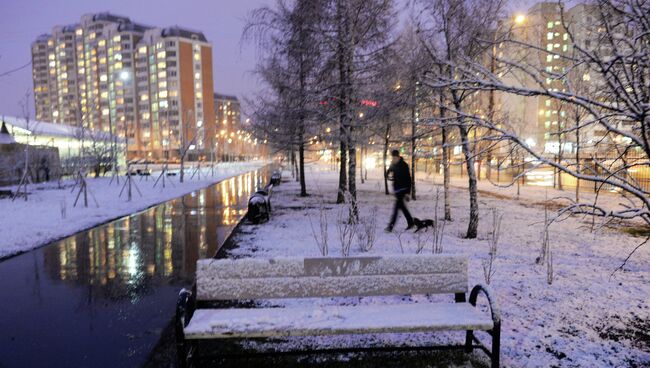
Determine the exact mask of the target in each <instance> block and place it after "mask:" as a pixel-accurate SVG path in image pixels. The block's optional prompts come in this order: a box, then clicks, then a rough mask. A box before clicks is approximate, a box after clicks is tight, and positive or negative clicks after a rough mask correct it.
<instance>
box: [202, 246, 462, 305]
mask: <svg viewBox="0 0 650 368" xmlns="http://www.w3.org/2000/svg"><path fill="white" fill-rule="evenodd" d="M467 281H468V280H467V257H463V256H450V255H409V256H384V257H346V258H274V259H256V258H245V259H234V260H233V259H219V260H217V259H204V260H199V261H198V262H197V271H196V288H197V299H198V300H204V301H205V300H249V299H274V298H309V297H335V296H377V295H407V294H454V293H466V292H467Z"/></svg>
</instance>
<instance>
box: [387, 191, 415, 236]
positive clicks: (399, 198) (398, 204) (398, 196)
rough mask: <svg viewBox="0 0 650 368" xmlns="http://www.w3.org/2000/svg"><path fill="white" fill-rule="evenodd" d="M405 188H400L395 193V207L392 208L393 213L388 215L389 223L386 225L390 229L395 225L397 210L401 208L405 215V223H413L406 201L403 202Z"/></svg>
mask: <svg viewBox="0 0 650 368" xmlns="http://www.w3.org/2000/svg"><path fill="white" fill-rule="evenodd" d="M406 194H407V190H402V191H399V192H396V193H395V208H393V215H392V216H391V217H390V223H389V224H388V226H389V227H390V228H391V229H392V228H393V226H395V221H397V211H399V210H401V211H402V213H403V214H404V217H406V223H407V224H408V226H411V225H413V217H411V213H410V212H409V210H408V208H406V203H404V197H406Z"/></svg>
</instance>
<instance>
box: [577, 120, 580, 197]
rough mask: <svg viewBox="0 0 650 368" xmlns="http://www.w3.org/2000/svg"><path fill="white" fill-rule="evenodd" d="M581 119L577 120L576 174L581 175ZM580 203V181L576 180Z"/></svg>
mask: <svg viewBox="0 0 650 368" xmlns="http://www.w3.org/2000/svg"><path fill="white" fill-rule="evenodd" d="M579 120H580V119H579V118H578V119H576V173H578V174H580V129H578V128H577V126H579V125H580V123H579ZM579 201H580V179H578V178H576V202H579Z"/></svg>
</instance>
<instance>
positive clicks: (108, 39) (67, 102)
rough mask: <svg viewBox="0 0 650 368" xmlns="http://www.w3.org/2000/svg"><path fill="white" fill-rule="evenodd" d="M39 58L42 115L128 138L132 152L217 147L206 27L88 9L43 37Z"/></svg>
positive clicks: (149, 155)
mask: <svg viewBox="0 0 650 368" xmlns="http://www.w3.org/2000/svg"><path fill="white" fill-rule="evenodd" d="M32 60H33V80H34V98H35V106H36V118H37V120H42V121H49V122H53V123H60V124H67V125H82V126H83V127H85V128H88V129H92V130H99V131H104V132H106V133H111V134H115V135H117V136H119V137H125V138H126V139H127V141H128V158H129V159H154V160H162V159H172V160H174V159H178V157H179V155H180V152H184V151H185V150H187V151H188V155H189V156H190V157H194V158H200V157H201V156H204V155H205V152H207V151H209V149H210V147H209V146H208V144H209V141H210V139H209V137H214V135H215V132H216V131H215V126H216V122H215V117H214V106H213V100H212V98H209V97H208V98H204V96H212V94H213V93H214V87H213V78H212V46H211V44H210V43H209V42H208V41H207V39H206V38H205V36H204V35H203V33H201V32H198V31H193V30H188V29H184V28H180V27H169V28H158V27H150V26H146V25H142V24H138V23H135V22H132V21H131V20H130V19H129V18H126V17H122V16H117V15H113V14H110V13H97V14H87V15H84V16H82V17H81V20H80V22H79V23H78V24H73V25H67V26H56V27H54V28H53V30H52V34H50V35H41V36H39V37H38V38H37V39H36V41H34V43H33V44H32Z"/></svg>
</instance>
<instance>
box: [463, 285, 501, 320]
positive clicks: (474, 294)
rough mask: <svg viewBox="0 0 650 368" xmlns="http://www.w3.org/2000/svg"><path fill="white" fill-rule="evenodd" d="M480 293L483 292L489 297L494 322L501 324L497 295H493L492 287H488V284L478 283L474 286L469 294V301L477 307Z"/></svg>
mask: <svg viewBox="0 0 650 368" xmlns="http://www.w3.org/2000/svg"><path fill="white" fill-rule="evenodd" d="M479 293H483V294H484V295H485V297H486V298H487V300H488V303H489V304H490V313H491V314H492V321H493V322H494V324H495V325H496V324H500V323H501V313H500V311H499V307H498V306H497V300H496V297H495V296H494V295H492V292H491V291H490V288H488V287H487V286H486V285H483V284H478V285H476V286H474V288H473V289H472V292H471V293H470V294H469V303H470V304H471V305H473V306H475V307H476V298H477V297H478V294H479Z"/></svg>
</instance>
